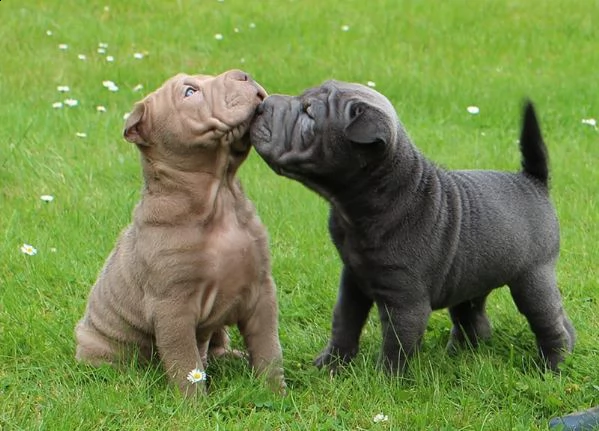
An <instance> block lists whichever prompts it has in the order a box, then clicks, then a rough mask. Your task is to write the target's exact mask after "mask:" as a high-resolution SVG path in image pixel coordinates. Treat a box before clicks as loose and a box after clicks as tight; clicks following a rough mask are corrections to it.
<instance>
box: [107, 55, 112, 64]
mask: <svg viewBox="0 0 599 431" xmlns="http://www.w3.org/2000/svg"><path fill="white" fill-rule="evenodd" d="M106 61H108V62H109V63H112V62H113V61H114V57H113V56H112V55H107V56H106Z"/></svg>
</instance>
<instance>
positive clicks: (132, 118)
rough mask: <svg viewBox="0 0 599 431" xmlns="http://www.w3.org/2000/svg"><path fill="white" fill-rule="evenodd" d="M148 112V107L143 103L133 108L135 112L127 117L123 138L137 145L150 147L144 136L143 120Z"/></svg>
mask: <svg viewBox="0 0 599 431" xmlns="http://www.w3.org/2000/svg"><path fill="white" fill-rule="evenodd" d="M145 112H146V105H145V104H144V103H143V102H138V103H136V104H135V106H134V107H133V111H131V113H130V114H129V116H128V117H127V121H126V122H125V129H124V130H123V137H124V138H125V139H126V140H127V141H129V142H132V143H134V144H137V145H146V146H147V145H148V142H147V141H146V139H145V138H144V137H143V134H142V130H141V129H142V127H141V126H142V125H143V123H142V120H143V117H144V114H145Z"/></svg>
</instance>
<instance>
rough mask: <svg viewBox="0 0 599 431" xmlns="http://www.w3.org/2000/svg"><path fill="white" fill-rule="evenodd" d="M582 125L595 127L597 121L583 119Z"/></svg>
mask: <svg viewBox="0 0 599 431" xmlns="http://www.w3.org/2000/svg"><path fill="white" fill-rule="evenodd" d="M582 124H588V125H589V126H592V127H597V120H595V119H594V118H583V119H582Z"/></svg>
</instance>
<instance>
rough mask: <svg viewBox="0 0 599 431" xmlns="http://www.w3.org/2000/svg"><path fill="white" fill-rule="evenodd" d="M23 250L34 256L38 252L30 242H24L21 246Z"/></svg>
mask: <svg viewBox="0 0 599 431" xmlns="http://www.w3.org/2000/svg"><path fill="white" fill-rule="evenodd" d="M21 252H22V253H25V254H28V255H29V256H34V255H36V254H37V249H36V248H35V247H34V246H32V245H30V244H23V245H22V246H21Z"/></svg>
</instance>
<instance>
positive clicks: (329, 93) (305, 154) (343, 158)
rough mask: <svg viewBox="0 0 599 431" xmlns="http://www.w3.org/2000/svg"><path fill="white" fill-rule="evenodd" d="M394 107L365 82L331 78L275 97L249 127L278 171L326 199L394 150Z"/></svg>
mask: <svg viewBox="0 0 599 431" xmlns="http://www.w3.org/2000/svg"><path fill="white" fill-rule="evenodd" d="M398 133H399V134H401V133H402V128H401V126H400V123H399V120H398V119H397V115H396V113H395V109H394V108H393V106H392V105H391V103H390V102H389V100H388V99H387V98H386V97H384V96H383V95H382V94H380V93H378V92H377V91H375V90H373V89H371V88H368V87H366V86H363V85H360V84H351V83H346V82H339V81H333V80H330V81H326V82H325V83H323V84H322V85H320V86H318V87H314V88H311V89H308V90H306V91H304V92H303V93H302V94H300V95H299V96H283V95H272V96H270V97H267V98H266V99H265V100H264V102H262V104H261V105H260V106H259V108H258V110H257V114H256V116H255V118H254V121H253V123H252V126H251V129H250V139H251V142H252V144H253V145H254V147H255V148H256V151H257V152H258V153H259V154H260V156H261V157H262V158H263V159H264V160H265V161H266V162H267V163H268V165H269V166H270V167H271V168H272V169H273V170H274V171H275V172H277V173H278V174H279V175H283V176H286V177H289V178H292V179H295V180H297V181H300V182H301V183H303V184H304V185H306V186H308V187H310V188H311V189H313V190H314V191H316V192H317V193H319V194H321V195H323V196H324V197H329V198H330V197H331V196H335V195H337V193H338V192H339V191H340V190H343V189H347V187H348V185H349V184H352V182H353V181H358V180H359V179H360V178H362V177H363V175H360V173H361V172H364V171H374V170H376V169H377V167H378V166H379V164H380V163H381V162H382V161H383V160H386V159H387V158H388V154H389V153H393V152H394V151H395V148H394V147H395V146H396V145H397V137H398V136H397V135H398Z"/></svg>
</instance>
